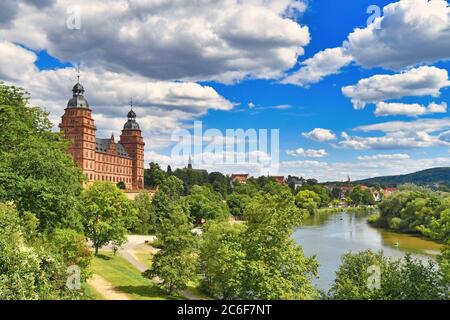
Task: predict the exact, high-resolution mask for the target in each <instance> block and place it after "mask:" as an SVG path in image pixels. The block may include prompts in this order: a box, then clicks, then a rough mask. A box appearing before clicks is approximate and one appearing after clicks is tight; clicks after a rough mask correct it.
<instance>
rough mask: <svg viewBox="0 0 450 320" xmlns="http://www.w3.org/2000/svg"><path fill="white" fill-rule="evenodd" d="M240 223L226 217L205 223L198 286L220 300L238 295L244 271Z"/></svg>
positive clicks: (235, 297) (242, 229) (242, 227)
mask: <svg viewBox="0 0 450 320" xmlns="http://www.w3.org/2000/svg"><path fill="white" fill-rule="evenodd" d="M244 230H245V225H244V224H237V225H232V224H230V223H229V222H228V221H221V222H218V221H211V222H208V223H207V224H206V228H205V233H204V239H203V242H202V245H201V250H200V271H201V273H202V275H203V276H204V277H203V279H202V284H201V286H202V287H201V289H202V290H203V291H205V292H206V293H208V294H209V295H210V296H213V297H217V298H219V299H223V300H231V299H239V298H240V296H241V294H242V291H243V288H242V285H243V276H244V273H245V267H246V263H245V257H246V254H245V249H244V248H243V241H242V233H243V231H244Z"/></svg>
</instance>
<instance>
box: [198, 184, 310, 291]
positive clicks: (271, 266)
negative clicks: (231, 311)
mask: <svg viewBox="0 0 450 320" xmlns="http://www.w3.org/2000/svg"><path fill="white" fill-rule="evenodd" d="M269 189H270V190H272V191H273V189H272V188H269ZM287 190H288V192H281V193H276V194H270V193H264V192H262V193H260V194H258V195H256V196H255V197H254V198H253V199H252V200H251V201H250V202H249V203H248V204H247V206H246V207H245V211H244V218H245V220H246V222H247V223H246V224H245V225H242V226H239V227H237V226H226V224H218V225H215V224H213V225H211V226H207V228H206V230H205V235H204V239H205V240H204V243H203V247H202V250H201V254H200V257H201V260H200V266H201V273H202V274H203V275H204V278H203V282H202V285H203V288H205V290H206V291H207V292H208V293H209V294H211V295H213V296H215V297H219V298H226V299H231V298H233V299H312V298H316V297H318V294H317V291H316V290H315V288H314V286H313V285H312V284H311V280H312V278H313V277H314V276H315V275H316V274H317V262H316V261H315V259H309V258H306V257H305V256H304V254H303V251H302V248H301V247H300V246H298V245H297V244H296V243H295V242H294V240H293V239H292V238H291V234H292V232H293V230H294V228H295V227H297V226H299V225H300V223H301V221H302V219H303V213H302V211H301V210H300V209H298V208H297V207H296V205H295V203H294V197H293V196H292V193H291V192H290V190H289V189H287ZM214 251H216V252H220V254H215V255H214V254H213V252H214Z"/></svg>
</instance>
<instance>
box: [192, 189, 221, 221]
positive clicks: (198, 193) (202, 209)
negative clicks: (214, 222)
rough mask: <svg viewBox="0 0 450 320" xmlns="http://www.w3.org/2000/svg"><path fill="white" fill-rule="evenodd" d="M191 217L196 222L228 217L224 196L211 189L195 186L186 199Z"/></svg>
mask: <svg viewBox="0 0 450 320" xmlns="http://www.w3.org/2000/svg"><path fill="white" fill-rule="evenodd" d="M186 200H187V203H188V205H189V211H190V214H191V217H193V218H194V219H195V221H196V222H200V221H202V220H210V219H217V218H221V219H224V218H226V217H227V216H228V214H229V213H228V207H227V205H226V204H225V202H224V201H223V199H222V196H221V195H220V194H219V193H217V192H215V191H213V190H211V189H210V188H209V187H204V186H193V187H192V188H191V191H190V194H189V195H188V196H187V197H186Z"/></svg>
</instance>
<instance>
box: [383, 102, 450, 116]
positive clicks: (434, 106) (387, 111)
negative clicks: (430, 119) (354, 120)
mask: <svg viewBox="0 0 450 320" xmlns="http://www.w3.org/2000/svg"><path fill="white" fill-rule="evenodd" d="M446 112H447V103H445V102H442V103H434V102H433V103H430V104H429V105H428V106H424V105H421V104H418V103H413V104H408V103H386V102H378V103H377V105H376V109H375V115H377V116H394V115H403V116H409V117H417V116H421V115H424V114H432V113H446Z"/></svg>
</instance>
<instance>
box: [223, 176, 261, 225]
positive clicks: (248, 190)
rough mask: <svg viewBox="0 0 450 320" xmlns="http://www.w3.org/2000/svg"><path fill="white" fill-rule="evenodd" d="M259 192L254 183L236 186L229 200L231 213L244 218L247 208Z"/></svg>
mask: <svg viewBox="0 0 450 320" xmlns="http://www.w3.org/2000/svg"><path fill="white" fill-rule="evenodd" d="M258 191H259V190H258V187H257V186H256V185H255V184H253V183H247V184H237V185H235V186H234V190H233V193H231V195H229V196H228V198H227V204H228V207H229V208H230V213H231V214H232V215H233V216H235V217H242V216H243V215H244V210H245V207H246V206H247V204H248V203H249V202H250V201H251V199H252V198H253V197H254V196H255V195H256V194H257V193H258Z"/></svg>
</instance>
